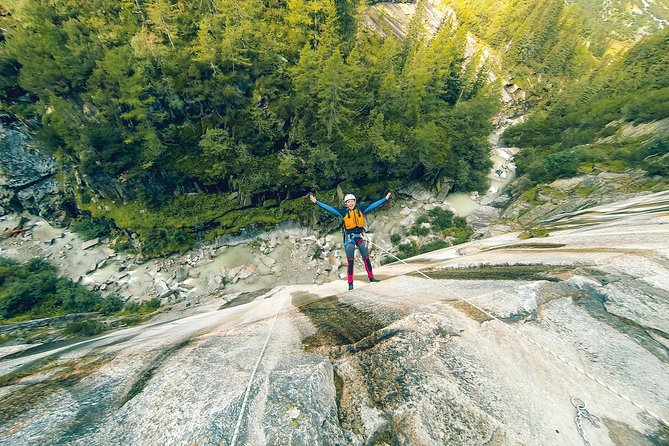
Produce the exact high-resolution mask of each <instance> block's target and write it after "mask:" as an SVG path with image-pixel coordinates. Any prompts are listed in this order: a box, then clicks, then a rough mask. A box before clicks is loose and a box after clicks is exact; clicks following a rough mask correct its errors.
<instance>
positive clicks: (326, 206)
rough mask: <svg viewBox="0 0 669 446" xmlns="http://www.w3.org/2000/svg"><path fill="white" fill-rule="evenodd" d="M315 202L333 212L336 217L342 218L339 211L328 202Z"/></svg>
mask: <svg viewBox="0 0 669 446" xmlns="http://www.w3.org/2000/svg"><path fill="white" fill-rule="evenodd" d="M316 204H317V205H319V206H320V207H322V208H323V209H325V210H326V211H328V212H331V213H333V214H335V215H336V216H337V217H339V218H344V216H343V215H341V213H340V212H339V211H338V210H337V209H335V208H333V207H332V206H330V205H329V204H325V203H321V202H320V201H316Z"/></svg>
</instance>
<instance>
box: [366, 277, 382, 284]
mask: <svg viewBox="0 0 669 446" xmlns="http://www.w3.org/2000/svg"><path fill="white" fill-rule="evenodd" d="M369 281H370V282H372V283H373V282H381V281H380V280H379V279H375V278H374V277H372V278H371V279H369Z"/></svg>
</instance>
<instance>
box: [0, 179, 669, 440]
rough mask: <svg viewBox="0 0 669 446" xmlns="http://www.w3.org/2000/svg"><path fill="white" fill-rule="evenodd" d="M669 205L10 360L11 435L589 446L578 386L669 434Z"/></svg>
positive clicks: (619, 210)
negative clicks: (579, 415)
mask: <svg viewBox="0 0 669 446" xmlns="http://www.w3.org/2000/svg"><path fill="white" fill-rule="evenodd" d="M668 203H669V194H667V193H666V192H664V193H659V194H654V195H647V196H645V197H637V198H635V199H633V200H629V201H627V202H619V203H615V204H612V205H610V206H605V207H600V208H596V209H590V210H589V211H588V212H583V211H580V212H579V213H577V214H575V215H572V216H566V217H564V218H563V219H562V220H561V225H559V224H557V223H556V225H555V229H554V230H553V232H552V233H551V235H550V237H547V238H544V239H541V241H540V242H537V241H535V240H527V241H521V240H519V239H518V238H517V234H506V235H501V236H496V237H491V238H489V239H486V240H482V241H477V242H473V243H469V244H465V245H460V246H458V247H455V248H449V249H445V250H441V251H435V252H431V253H428V254H424V255H422V256H419V257H415V258H413V259H411V260H409V261H407V263H406V264H405V263H395V264H391V265H386V266H384V267H380V268H378V269H377V270H376V273H377V277H380V278H382V279H384V280H383V281H382V282H381V283H378V284H368V283H366V282H365V280H364V279H363V278H362V277H360V276H358V277H356V282H355V283H356V289H355V290H354V291H352V292H345V291H343V290H344V289H345V286H346V285H345V283H343V282H342V281H335V282H330V283H326V284H324V285H320V286H316V285H311V286H307V285H293V286H286V287H278V288H274V289H271V290H265V291H263V292H258V293H255V294H246V295H241V296H239V298H238V299H237V300H232V301H230V302H228V303H227V304H226V305H224V306H223V307H221V303H220V302H216V301H210V303H209V304H207V305H203V306H201V307H199V308H197V309H196V310H195V311H194V312H193V313H191V314H190V315H186V316H185V317H182V318H178V317H177V316H176V315H174V314H172V316H170V317H171V318H172V319H165V320H162V321H157V322H154V323H152V324H149V325H145V326H141V327H135V328H131V329H127V330H123V331H118V332H115V333H111V334H107V335H104V336H102V337H99V338H96V339H90V340H84V341H82V342H78V343H74V344H71V345H66V346H63V345H60V346H49V345H45V346H41V347H38V348H35V349H31V350H26V351H24V352H22V353H16V354H14V355H10V356H4V357H3V358H2V359H1V360H0V373H2V375H3V378H2V385H3V386H2V388H0V391H1V392H2V393H1V394H2V403H0V406H1V409H2V410H1V411H0V414H1V415H0V420H1V421H2V422H1V423H0V438H1V439H2V441H4V442H7V443H8V444H17V445H20V444H34V443H36V442H47V441H48V442H49V443H50V444H110V443H123V444H159V443H160V444H192V443H197V444H248V445H265V444H267V445H269V444H272V445H273V444H322V445H335V444H338V445H363V444H402V445H417V444H420V445H423V444H424V445H432V444H434V445H437V444H438V445H442V444H459V445H481V444H491V445H507V444H537V445H539V444H540V445H582V444H583V439H582V437H581V436H580V435H579V433H578V431H577V429H576V425H575V423H574V417H575V416H576V408H575V407H574V406H573V405H572V402H571V398H572V397H577V398H580V399H581V400H583V401H584V402H585V403H586V404H587V410H588V411H589V413H591V414H592V415H595V416H597V417H599V419H600V420H601V427H600V428H599V429H595V428H594V426H593V425H592V424H590V422H589V421H587V420H585V419H583V420H582V421H583V428H584V432H585V434H586V436H587V438H588V440H589V441H591V442H592V444H600V445H612V444H615V445H629V444H638V445H656V444H666V443H667V442H668V441H669V428H668V427H667V426H666V425H663V424H662V422H661V421H660V420H659V419H660V418H662V419H665V420H666V419H668V418H669V411H668V408H667V405H666V401H668V400H669V354H668V351H669V349H668V347H669V282H668V281H667V277H669V271H668V269H669V256H668V253H669V229H668V228H669V216H668V215H669V214H667V212H668V211H669V207H668V206H669V204H668ZM374 249H378V247H376V248H374ZM417 270H420V271H421V272H422V273H424V274H425V275H427V276H428V277H429V278H426V277H425V276H423V275H422V274H419V273H418V272H417ZM595 380H599V381H600V382H601V383H604V384H606V385H607V386H608V387H610V388H611V389H615V392H611V391H609V390H607V389H605V388H604V387H602V385H600V384H599V383H598V382H596V381H595ZM619 394H623V395H625V396H626V397H627V398H629V399H631V400H633V401H635V402H636V403H638V404H639V405H640V406H642V407H644V408H645V409H647V410H649V411H650V412H652V414H651V413H648V412H644V411H643V410H642V409H640V408H639V407H638V406H635V405H632V404H630V403H629V402H627V401H626V400H625V399H623V398H621V397H620V396H619Z"/></svg>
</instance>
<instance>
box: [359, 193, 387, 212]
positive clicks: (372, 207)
mask: <svg viewBox="0 0 669 446" xmlns="http://www.w3.org/2000/svg"><path fill="white" fill-rule="evenodd" d="M389 199H390V192H388V193H387V194H386V196H385V197H383V198H382V199H380V200H379V201H375V202H374V203H372V204H370V205H369V206H367V207H366V208H365V210H364V211H362V213H363V214H366V213H367V212H369V211H371V210H373V209H376V208H377V207H379V206H381V205H382V204H383V203H385V202H386V201H388V200H389Z"/></svg>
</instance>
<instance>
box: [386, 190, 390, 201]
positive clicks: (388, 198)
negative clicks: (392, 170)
mask: <svg viewBox="0 0 669 446" xmlns="http://www.w3.org/2000/svg"><path fill="white" fill-rule="evenodd" d="M386 200H390V192H388V194H387V195H386Z"/></svg>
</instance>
